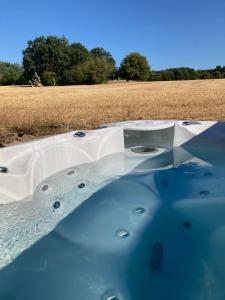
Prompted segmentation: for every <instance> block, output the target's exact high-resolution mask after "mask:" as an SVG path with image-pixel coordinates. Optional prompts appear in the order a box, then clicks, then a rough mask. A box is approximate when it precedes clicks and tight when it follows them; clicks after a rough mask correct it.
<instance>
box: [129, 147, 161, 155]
mask: <svg viewBox="0 0 225 300" xmlns="http://www.w3.org/2000/svg"><path fill="white" fill-rule="evenodd" d="M131 151H132V152H134V153H139V154H147V153H154V152H157V151H158V149H157V148H155V147H148V146H137V147H133V148H131Z"/></svg>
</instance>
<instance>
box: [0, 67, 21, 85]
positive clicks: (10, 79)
mask: <svg viewBox="0 0 225 300" xmlns="http://www.w3.org/2000/svg"><path fill="white" fill-rule="evenodd" d="M23 72H24V70H23V67H22V66H21V65H19V64H11V63H8V62H0V85H11V84H20V83H23Z"/></svg>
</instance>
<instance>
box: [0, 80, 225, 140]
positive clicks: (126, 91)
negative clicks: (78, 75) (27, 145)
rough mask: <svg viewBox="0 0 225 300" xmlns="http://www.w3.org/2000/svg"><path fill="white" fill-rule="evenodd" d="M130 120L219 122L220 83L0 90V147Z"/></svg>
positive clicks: (224, 116)
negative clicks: (23, 139)
mask: <svg viewBox="0 0 225 300" xmlns="http://www.w3.org/2000/svg"><path fill="white" fill-rule="evenodd" d="M132 119H201V120H214V119H216V120H225V79H221V80H196V81H172V82H146V83H144V82H143V83H142V82H141V83H137V82H130V83H109V84H103V85H94V86H67V87H41V88H31V87H16V86H13V87H0V143H1V144H2V145H4V144H5V143H11V142H13V141H14V140H15V139H16V140H18V141H19V140H20V138H19V139H17V137H18V133H19V136H22V135H23V134H29V135H34V136H44V135H49V134H55V133H59V132H65V131H68V130H74V129H91V128H96V127H97V126H98V125H99V124H102V123H106V122H113V121H119V120H132ZM27 139H29V137H28V138H27Z"/></svg>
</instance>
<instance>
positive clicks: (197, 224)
mask: <svg viewBox="0 0 225 300" xmlns="http://www.w3.org/2000/svg"><path fill="white" fill-rule="evenodd" d="M149 155H150V156H147V155H146V154H144V155H142V154H140V155H139V156H132V155H129V153H128V155H126V153H125V154H117V155H113V156H110V157H107V158H105V159H103V160H101V161H99V162H97V163H93V164H91V165H90V164H87V165H83V166H79V167H76V168H74V169H73V168H71V169H69V170H65V171H64V172H61V173H60V174H56V175H54V176H52V177H51V178H49V179H48V180H46V182H44V183H42V184H41V185H40V186H39V187H38V188H37V190H36V192H35V194H34V197H33V199H32V201H29V199H28V200H27V199H25V201H23V202H21V203H16V204H10V205H4V206H1V210H0V214H1V220H2V223H1V226H0V264H1V268H2V269H1V271H0V299H2V300H14V299H15V300H31V299H32V300H40V299H42V300H49V299H54V300H62V299H66V300H74V299H76V300H90V299H91V300H102V299H104V300H137V299H138V300H147V299H149V300H151V299H154V300H165V299H171V300H181V299H182V300H206V299H207V300H224V299H225V197H224V195H225V184H224V179H225V158H224V155H223V151H222V147H221V145H219V146H217V145H216V144H213V143H211V144H207V145H206V144H204V142H202V143H195V141H193V143H190V144H188V145H184V146H183V147H181V148H175V149H174V150H166V151H161V152H160V154H158V152H157V151H155V152H153V153H151V154H149ZM85 200H86V201H85ZM25 249H27V250H25Z"/></svg>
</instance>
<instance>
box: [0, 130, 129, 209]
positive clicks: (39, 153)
mask: <svg viewBox="0 0 225 300" xmlns="http://www.w3.org/2000/svg"><path fill="white" fill-rule="evenodd" d="M84 132H85V136H84V137H75V136H74V133H75V132H70V133H66V134H61V135H57V136H54V137H50V138H45V139H42V140H38V141H34V142H29V143H25V144H22V145H18V146H12V147H8V148H2V149H0V166H6V167H7V168H8V173H0V204H5V203H8V202H14V201H19V200H22V199H25V198H27V197H28V196H29V195H32V194H33V192H34V190H35V189H36V187H37V186H38V184H40V183H41V182H42V181H44V180H45V179H46V178H48V177H49V176H51V175H53V174H55V173H57V172H60V171H62V170H64V169H67V168H70V167H74V166H76V165H80V164H83V163H88V162H93V161H96V160H99V159H101V158H103V157H105V156H107V155H110V154H114V153H119V152H123V151H124V139H123V129H122V128H105V129H98V130H91V131H84Z"/></svg>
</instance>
